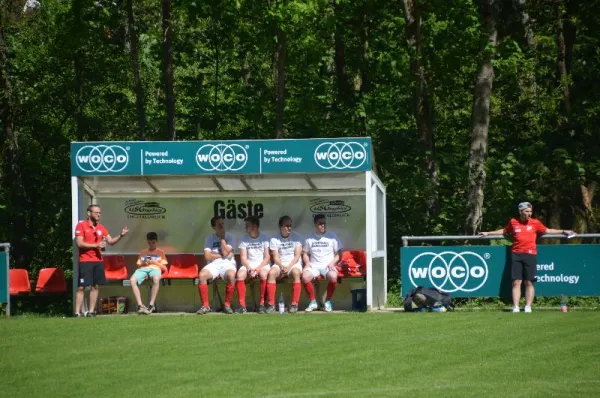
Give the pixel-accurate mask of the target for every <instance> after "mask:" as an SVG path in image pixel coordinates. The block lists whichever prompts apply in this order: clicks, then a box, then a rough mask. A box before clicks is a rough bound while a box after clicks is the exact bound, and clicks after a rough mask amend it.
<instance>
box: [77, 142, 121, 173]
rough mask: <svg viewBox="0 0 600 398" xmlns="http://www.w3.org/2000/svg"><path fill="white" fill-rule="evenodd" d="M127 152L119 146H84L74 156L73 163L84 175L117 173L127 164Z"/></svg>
mask: <svg viewBox="0 0 600 398" xmlns="http://www.w3.org/2000/svg"><path fill="white" fill-rule="evenodd" d="M128 151H129V147H125V148H123V147H122V146H120V145H85V146H82V147H81V148H79V150H78V151H77V153H76V154H75V162H76V163H77V167H79V169H81V170H82V171H85V172H86V173H118V172H119V171H123V170H124V169H125V168H126V167H127V164H129V153H128Z"/></svg>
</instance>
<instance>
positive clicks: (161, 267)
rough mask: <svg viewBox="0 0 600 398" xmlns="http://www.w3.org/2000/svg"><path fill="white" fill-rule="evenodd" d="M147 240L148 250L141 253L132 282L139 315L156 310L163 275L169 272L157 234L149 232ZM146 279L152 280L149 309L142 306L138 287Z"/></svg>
mask: <svg viewBox="0 0 600 398" xmlns="http://www.w3.org/2000/svg"><path fill="white" fill-rule="evenodd" d="M146 240H147V241H148V248H147V249H144V250H142V251H141V252H140V255H139V257H138V260H137V263H136V264H137V266H138V269H137V270H135V272H134V273H133V275H132V276H131V279H130V281H131V290H133V295H134V296H135V300H136V301H137V308H138V311H137V312H138V314H145V315H148V314H151V313H153V312H154V310H155V308H154V303H155V301H156V296H158V289H159V287H160V278H161V274H162V272H166V271H167V257H166V256H165V252H164V251H162V250H161V249H158V248H157V247H156V242H157V241H158V235H157V234H156V232H148V233H147V234H146ZM146 278H148V279H152V291H151V292H150V303H148V307H146V306H145V305H144V304H142V297H141V295H140V288H139V287H138V285H141V284H142V283H144V280H145V279H146Z"/></svg>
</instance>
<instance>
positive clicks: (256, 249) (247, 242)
mask: <svg viewBox="0 0 600 398" xmlns="http://www.w3.org/2000/svg"><path fill="white" fill-rule="evenodd" d="M269 240H270V238H269V235H267V234H264V233H262V232H260V233H259V234H258V236H257V237H256V238H252V237H251V236H250V235H248V234H244V236H243V237H242V238H241V240H240V245H239V246H238V248H239V249H240V250H242V249H245V250H246V258H247V259H248V263H249V264H250V266H251V267H252V268H254V267H256V266H257V265H259V264H260V263H262V262H263V259H264V258H265V257H264V256H265V250H269Z"/></svg>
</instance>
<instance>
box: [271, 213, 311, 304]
mask: <svg viewBox="0 0 600 398" xmlns="http://www.w3.org/2000/svg"><path fill="white" fill-rule="evenodd" d="M303 242H304V239H303V238H302V236H301V235H300V234H299V233H297V232H294V231H292V218H291V217H290V216H283V217H281V218H280V219H279V233H278V234H277V235H276V236H274V237H272V238H271V242H270V244H269V248H270V249H271V256H272V258H273V266H272V267H271V270H270V271H269V275H268V276H267V308H266V312H267V314H270V313H272V312H273V311H275V290H276V288H277V278H283V277H286V276H287V277H289V278H293V279H294V282H293V283H292V302H291V304H290V308H289V310H288V311H289V312H290V313H294V312H298V301H299V300H300V293H301V290H302V289H301V288H300V276H301V275H302V243H303Z"/></svg>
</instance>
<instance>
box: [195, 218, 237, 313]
mask: <svg viewBox="0 0 600 398" xmlns="http://www.w3.org/2000/svg"><path fill="white" fill-rule="evenodd" d="M210 225H211V226H212V227H213V229H214V230H215V233H213V234H212V235H209V236H207V237H206V241H205V242H204V259H205V260H206V266H205V267H204V268H202V271H200V275H199V278H200V282H199V283H198V292H199V293H200V299H201V300H202V308H200V310H198V312H196V314H199V315H203V314H207V313H209V312H210V304H209V302H208V285H207V282H208V281H209V280H214V279H216V278H218V277H221V278H222V279H223V280H224V281H225V283H226V285H225V307H224V308H223V311H224V312H225V313H226V314H233V310H232V309H231V299H232V298H233V292H234V290H235V285H234V283H235V269H236V266H235V258H234V257H233V247H234V246H235V238H234V236H233V235H232V234H230V233H229V232H225V220H224V219H223V217H221V216H215V217H213V218H211V220H210ZM215 289H216V287H215Z"/></svg>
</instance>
